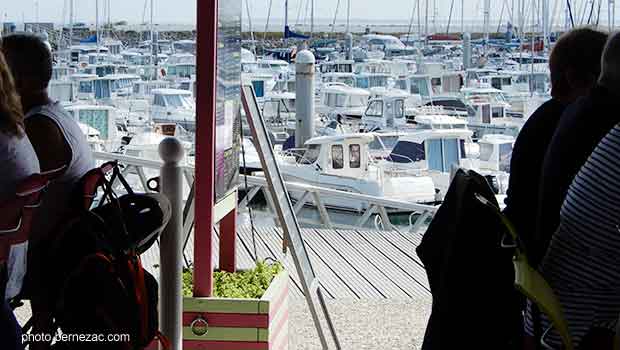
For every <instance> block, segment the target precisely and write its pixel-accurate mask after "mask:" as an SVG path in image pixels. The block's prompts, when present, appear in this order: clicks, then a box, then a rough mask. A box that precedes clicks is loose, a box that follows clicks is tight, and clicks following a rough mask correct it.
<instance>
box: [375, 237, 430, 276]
mask: <svg viewBox="0 0 620 350" xmlns="http://www.w3.org/2000/svg"><path fill="white" fill-rule="evenodd" d="M379 235H381V236H383V237H384V238H385V239H386V240H387V241H388V242H390V244H392V245H393V246H394V247H396V248H398V249H399V250H400V251H402V252H403V253H404V254H407V255H408V256H410V257H411V258H412V259H413V261H415V262H416V263H417V264H418V265H420V266H421V267H422V268H424V264H423V263H422V260H420V257H419V256H418V253H416V251H415V250H416V248H418V244H415V243H413V242H412V240H411V239H410V238H408V237H406V236H405V235H404V234H401V233H398V232H396V231H381V232H379Z"/></svg>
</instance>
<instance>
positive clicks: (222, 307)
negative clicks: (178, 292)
mask: <svg viewBox="0 0 620 350" xmlns="http://www.w3.org/2000/svg"><path fill="white" fill-rule="evenodd" d="M259 303H260V300H258V299H233V298H230V299H224V298H187V297H186V298H183V312H205V313H208V312H213V313H222V314H258V313H259V312H258V311H259Z"/></svg>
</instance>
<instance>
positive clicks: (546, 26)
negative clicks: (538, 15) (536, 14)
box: [542, 0, 549, 50]
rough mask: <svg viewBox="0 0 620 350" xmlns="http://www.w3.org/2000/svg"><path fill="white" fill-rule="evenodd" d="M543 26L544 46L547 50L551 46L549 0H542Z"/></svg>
mask: <svg viewBox="0 0 620 350" xmlns="http://www.w3.org/2000/svg"><path fill="white" fill-rule="evenodd" d="M542 27H543V28H542V29H543V30H542V33H543V46H544V49H545V50H546V49H547V48H548V47H549V0H542Z"/></svg>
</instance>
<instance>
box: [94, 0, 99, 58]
mask: <svg viewBox="0 0 620 350" xmlns="http://www.w3.org/2000/svg"><path fill="white" fill-rule="evenodd" d="M95 7H96V8H97V9H96V10H95V14H96V17H95V29H96V35H97V62H98V61H99V0H97V1H96V2H95Z"/></svg>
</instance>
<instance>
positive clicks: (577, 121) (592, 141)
mask: <svg viewBox="0 0 620 350" xmlns="http://www.w3.org/2000/svg"><path fill="white" fill-rule="evenodd" d="M619 109H620V101H619V99H618V98H617V97H615V95H613V94H611V93H610V92H609V90H607V89H606V88H604V87H602V86H597V87H595V88H594V89H592V92H591V93H590V94H589V95H588V96H586V97H582V98H580V99H579V100H577V101H576V102H575V103H573V104H572V105H570V106H569V107H567V108H566V110H565V111H564V114H562V118H561V119H560V122H559V124H558V126H557V128H556V131H555V134H554V135H553V139H552V140H551V143H550V144H549V148H548V149H547V153H546V155H545V159H544V163H543V168H542V173H541V177H540V185H539V186H540V188H539V191H538V194H539V199H538V215H537V224H536V237H535V238H536V242H535V248H536V249H535V250H533V251H532V250H531V249H530V253H533V254H532V261H531V263H532V264H534V265H538V264H539V263H540V262H541V261H542V258H544V255H545V252H546V251H547V247H548V246H549V242H550V240H551V237H552V236H553V233H555V230H556V229H557V227H558V225H559V223H560V210H561V208H562V204H563V203H564V199H565V198H566V194H567V192H568V187H569V186H570V184H571V183H572V182H573V179H574V178H575V176H576V175H577V173H578V172H579V170H580V169H581V167H582V166H583V165H584V164H585V162H586V160H588V158H589V157H590V154H592V152H593V151H594V148H596V146H597V145H598V143H599V142H600V141H601V140H602V139H603V137H605V135H607V133H609V131H610V130H611V129H613V127H614V126H615V125H616V124H618V123H619V122H620V113H618V110H619ZM511 176H512V174H511Z"/></svg>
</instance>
